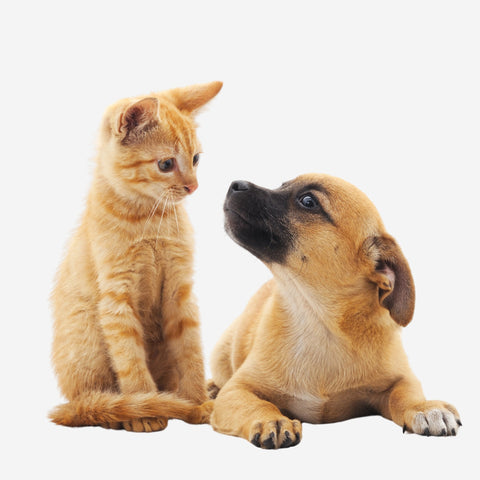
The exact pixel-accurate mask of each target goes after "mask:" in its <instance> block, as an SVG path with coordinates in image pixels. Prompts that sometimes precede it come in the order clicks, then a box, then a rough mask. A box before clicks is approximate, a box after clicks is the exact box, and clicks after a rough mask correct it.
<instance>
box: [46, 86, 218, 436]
mask: <svg viewBox="0 0 480 480" xmlns="http://www.w3.org/2000/svg"><path fill="white" fill-rule="evenodd" d="M221 87H222V84H221V83H220V82H212V83H209V84H205V85H197V86H192V87H186V88H178V89H174V90H169V91H166V92H161V93H158V94H152V95H149V96H148V97H138V98H129V99H125V100H121V101H120V102H118V103H116V104H114V105H113V106H111V107H110V108H109V109H108V110H107V112H106V114H105V117H104V120H103V123H102V127H101V132H100V147H99V153H98V158H97V166H96V170H95V174H94V179H93V184H92V187H91V190H90V193H89V195H88V200H87V206H86V210H85V213H84V215H83V218H82V221H81V224H80V226H79V228H78V229H77V231H76V232H75V234H74V236H73V239H72V240H71V243H70V246H69V249H68V251H67V254H66V257H65V259H64V261H63V262H62V264H61V266H60V269H59V272H58V277H57V281H56V285H55V288H54V291H53V294H52V303H53V312H54V317H55V324H54V341H53V351H52V358H53V364H54V367H55V371H56V374H57V376H58V381H59V386H60V389H61V391H62V393H63V394H64V395H65V397H66V398H67V399H68V400H69V403H67V404H64V405H60V406H58V407H57V408H56V409H54V411H53V412H52V413H51V414H50V418H51V419H52V420H53V421H54V422H55V423H58V424H62V425H69V426H80V425H102V426H105V427H111V428H121V427H123V428H125V429H127V430H134V431H152V430H161V429H163V428H165V426H166V424H167V419H168V418H180V419H183V420H185V421H189V422H192V423H201V422H206V421H208V417H209V404H208V403H207V404H206V405H205V406H203V407H201V406H200V405H201V404H202V403H203V402H204V401H206V400H207V395H206V391H205V378H204V365H203V356H202V350H201V344H200V332H199V320H198V317H199V315H198V309H197V305H196V302H195V299H194V298H193V295H192V273H193V272H192V262H193V251H192V245H193V237H192V228H191V225H190V223H189V220H188V217H187V215H186V212H185V210H184V207H183V205H182V204H181V200H182V199H183V198H184V197H185V196H187V195H188V194H189V193H192V192H193V191H194V190H195V189H196V188H197V185H198V184H197V179H196V162H195V161H194V157H195V160H198V157H196V155H197V154H199V151H200V145H199V142H198V140H197V137H196V134H195V123H194V120H193V116H194V115H195V113H197V111H198V109H199V108H201V107H202V106H203V105H204V104H206V103H207V102H208V101H209V100H211V99H212V98H213V97H214V96H215V95H216V94H217V93H218V92H219V90H220V88H221ZM169 159H174V162H173V167H172V169H171V170H168V171H161V169H160V168H159V163H161V162H165V161H166V160H169ZM162 165H163V166H165V165H167V164H162ZM161 392H163V393H161ZM167 392H168V393H167Z"/></svg>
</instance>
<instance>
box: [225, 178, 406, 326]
mask: <svg viewBox="0 0 480 480" xmlns="http://www.w3.org/2000/svg"><path fill="white" fill-rule="evenodd" d="M224 211H225V228H226V231H227V233H228V234H229V235H230V236H231V237H232V239H233V240H235V241H236V242H237V243H239V244H240V245H241V246H242V247H244V248H246V249H247V250H248V251H250V252H251V253H253V254H254V255H255V256H257V257H258V258H259V259H260V260H262V261H263V262H264V263H265V264H266V265H267V266H268V267H269V268H270V269H271V270H272V271H273V273H274V274H276V275H277V276H278V275H281V276H283V277H284V278H287V279H290V280H291V281H292V282H295V283H296V284H299V285H301V286H302V287H303V289H304V290H305V291H308V292H310V293H311V294H313V295H316V294H318V295H322V296H323V297H325V296H326V295H327V296H328V295H330V296H331V298H334V297H335V298H336V299H337V300H338V298H344V299H345V301H346V302H347V303H348V299H353V298H359V297H361V298H362V299H363V301H364V302H367V303H371V306H372V307H383V308H386V309H387V310H388V311H389V312H390V315H391V317H392V318H393V320H395V321H396V322H397V323H398V324H400V325H402V326H405V325H407V324H408V323H409V322H410V320H411V319H412V316H413V310H414V304H415V290H414V285H413V279H412V275H411V273H410V269H409V266H408V263H407V261H406V260H405V258H404V256H403V254H402V252H401V250H400V248H399V247H398V245H397V244H396V243H395V240H394V239H393V238H392V237H391V236H390V235H388V234H387V233H386V232H385V228H384V226H383V223H382V220H381V218H380V216H379V214H378V212H377V210H376V208H375V207H374V205H373V204H372V202H371V201H370V200H369V199H368V198H367V197H366V196H365V195H364V194H363V193H362V192H361V191H360V190H358V189H357V188H356V187H354V186H353V185H351V184H349V183H348V182H346V181H344V180H341V179H339V178H335V177H332V176H328V175H319V174H309V175H302V176H300V177H297V178H296V179H294V180H291V181H288V182H286V183H284V184H283V185H282V186H281V187H280V188H278V189H276V190H268V189H265V188H262V187H258V186H256V185H254V184H252V183H249V182H245V181H236V182H233V183H232V184H231V185H230V188H229V190H228V193H227V197H226V200H225V204H224Z"/></svg>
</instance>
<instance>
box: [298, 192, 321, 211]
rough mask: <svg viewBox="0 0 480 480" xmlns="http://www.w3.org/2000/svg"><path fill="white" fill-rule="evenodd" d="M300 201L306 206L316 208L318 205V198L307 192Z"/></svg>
mask: <svg viewBox="0 0 480 480" xmlns="http://www.w3.org/2000/svg"><path fill="white" fill-rule="evenodd" d="M298 201H299V202H300V203H301V205H302V206H303V207H305V208H315V207H317V206H318V200H317V199H316V198H315V197H314V196H313V195H311V194H309V193H306V194H305V195H302V196H301V197H300V198H299V199H298Z"/></svg>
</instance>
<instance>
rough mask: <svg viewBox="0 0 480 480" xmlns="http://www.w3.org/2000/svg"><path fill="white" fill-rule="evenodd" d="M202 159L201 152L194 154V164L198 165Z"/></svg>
mask: <svg viewBox="0 0 480 480" xmlns="http://www.w3.org/2000/svg"><path fill="white" fill-rule="evenodd" d="M199 161H200V154H199V153H196V154H195V155H194V156H193V166H194V167H196V166H197V165H198V162H199Z"/></svg>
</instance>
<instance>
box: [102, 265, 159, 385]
mask: <svg viewBox="0 0 480 480" xmlns="http://www.w3.org/2000/svg"><path fill="white" fill-rule="evenodd" d="M135 260H136V259H135V258H133V259H131V261H130V262H127V259H123V262H124V263H122V264H121V265H115V266H112V265H101V266H100V268H99V272H100V274H99V287H100V301H99V316H100V325H101V328H102V332H103V336H104V339H105V343H106V344H107V347H108V352H109V355H110V358H111V362H112V366H113V369H114V370H115V373H116V374H117V380H118V386H119V388H120V391H121V392H122V393H138V392H155V391H157V388H156V385H155V382H154V381H153V378H152V375H151V373H150V371H149V369H148V366H147V359H146V353H145V345H144V338H143V327H142V323H141V320H140V318H139V316H138V313H137V312H136V311H135V307H134V305H135V301H134V298H135V292H136V289H137V286H138V274H137V273H136V272H135V271H134V270H132V269H131V267H130V269H126V268H125V264H127V265H135Z"/></svg>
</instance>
